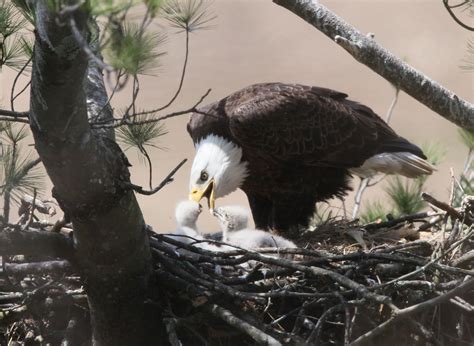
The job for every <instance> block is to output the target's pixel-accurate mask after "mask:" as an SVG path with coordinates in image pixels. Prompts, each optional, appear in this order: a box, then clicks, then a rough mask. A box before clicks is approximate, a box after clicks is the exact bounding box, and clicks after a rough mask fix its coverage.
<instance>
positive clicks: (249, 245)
mask: <svg viewBox="0 0 474 346" xmlns="http://www.w3.org/2000/svg"><path fill="white" fill-rule="evenodd" d="M248 215H249V214H248V211H247V210H246V209H245V208H243V207H241V206H225V207H219V208H216V209H215V210H214V216H216V217H217V219H218V220H219V224H220V226H221V229H222V233H223V241H224V242H228V243H229V244H232V245H235V246H239V247H241V248H244V249H257V248H265V247H277V248H296V245H295V244H294V243H293V242H292V241H290V240H287V239H285V238H283V237H280V236H277V235H273V234H271V233H268V232H264V231H261V230H257V229H250V228H247V225H248Z"/></svg>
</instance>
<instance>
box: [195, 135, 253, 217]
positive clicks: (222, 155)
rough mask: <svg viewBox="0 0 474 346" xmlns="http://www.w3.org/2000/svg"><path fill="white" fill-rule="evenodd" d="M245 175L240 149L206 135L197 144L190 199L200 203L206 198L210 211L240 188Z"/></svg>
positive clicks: (216, 137) (221, 139) (220, 139)
mask: <svg viewBox="0 0 474 346" xmlns="http://www.w3.org/2000/svg"><path fill="white" fill-rule="evenodd" d="M247 175H248V169H247V162H243V161H242V149H241V148H240V147H239V146H237V145H236V144H234V143H232V142H231V141H229V140H227V139H225V138H223V137H219V136H216V135H209V136H207V137H206V138H204V139H202V140H201V141H200V142H199V143H197V144H196V156H195V157H194V162H193V166H192V167H191V177H190V180H189V190H190V193H189V199H191V200H194V201H196V202H199V201H200V200H201V199H202V198H203V197H207V198H208V200H209V208H210V209H211V210H213V209H214V206H215V200H216V199H217V198H220V197H224V196H225V195H227V194H229V193H231V192H232V191H235V190H236V189H238V188H239V187H240V186H242V184H243V182H244V180H245V178H246V177H247Z"/></svg>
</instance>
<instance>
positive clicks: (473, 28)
mask: <svg viewBox="0 0 474 346" xmlns="http://www.w3.org/2000/svg"><path fill="white" fill-rule="evenodd" d="M465 3H467V1H465V2H464V3H461V4H457V5H454V6H449V0H443V4H444V7H445V8H446V10H447V11H448V13H449V15H450V16H451V18H453V19H454V21H455V22H456V23H458V24H459V25H461V26H462V27H463V28H464V29H466V30H469V31H474V27H471V26H469V25H467V24H464V23H463V22H462V21H461V20H460V19H459V18H458V17H457V16H456V15H455V14H454V12H453V10H452V9H453V8H456V7H459V6H462V5H464V4H465Z"/></svg>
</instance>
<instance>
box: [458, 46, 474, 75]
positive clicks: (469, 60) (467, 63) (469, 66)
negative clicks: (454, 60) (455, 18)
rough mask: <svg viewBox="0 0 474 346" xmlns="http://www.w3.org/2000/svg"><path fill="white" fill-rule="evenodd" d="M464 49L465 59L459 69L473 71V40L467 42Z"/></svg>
mask: <svg viewBox="0 0 474 346" xmlns="http://www.w3.org/2000/svg"><path fill="white" fill-rule="evenodd" d="M466 48H467V53H466V57H465V58H464V59H463V60H462V62H463V64H462V65H461V66H460V68H461V69H463V70H466V71H474V38H471V39H469V40H468V41H467V44H466Z"/></svg>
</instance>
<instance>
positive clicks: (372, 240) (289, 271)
mask: <svg viewBox="0 0 474 346" xmlns="http://www.w3.org/2000/svg"><path fill="white" fill-rule="evenodd" d="M437 202H438V201H437ZM440 203H441V202H439V203H438V205H437V209H436V210H435V211H431V212H425V213H419V214H415V215H408V216H405V217H403V218H399V219H392V220H389V221H387V222H377V223H372V224H368V225H360V224H359V223H358V222H357V221H355V222H354V221H352V222H348V221H346V220H342V219H339V220H330V221H329V222H327V223H325V224H323V225H320V226H318V227H316V228H315V229H312V230H305V231H304V232H302V233H299V234H300V236H299V237H298V239H297V243H298V246H299V248H297V249H274V248H273V249H259V250H258V251H247V250H244V249H238V248H236V249H235V250H232V251H226V252H213V251H208V250H204V249H202V248H199V247H196V246H193V245H192V244H184V243H181V242H179V241H177V240H176V239H170V238H167V237H166V236H163V235H159V234H155V233H152V232H150V233H149V239H150V246H151V250H152V255H153V261H154V280H155V286H156V287H159V294H156V295H155V296H153V295H152V296H151V298H150V300H151V302H152V303H153V304H155V305H156V306H159V307H160V309H162V310H164V315H165V319H164V322H165V324H166V327H167V331H168V336H169V341H170V343H171V344H172V345H200V344H203V345H214V344H215V345H225V344H229V345H234V344H235V345H243V344H269V345H279V344H290V345H305V344H307V345H315V344H320V345H326V344H336V345H342V344H352V345H362V344H364V345H370V344H374V345H378V344H384V345H390V344H407V345H427V344H428V345H430V344H449V345H454V344H459V345H463V344H472V343H474V306H473V304H474V303H473V302H474V278H473V274H474V270H473V268H472V267H473V266H474V250H473V245H474V244H473V241H474V237H473V234H474V229H473V227H472V222H473V218H472V215H473V210H474V208H473V205H474V203H472V198H470V197H467V198H466V199H465V201H464V203H463V206H462V207H461V208H459V209H454V208H452V207H450V206H449V205H444V204H440ZM432 204H433V205H436V202H433V203H432ZM209 242H213V243H217V244H219V242H216V241H212V240H209ZM31 262H33V259H31V258H25V257H15V258H8V262H7V261H4V262H3V272H2V275H1V276H0V291H1V293H0V309H1V312H0V313H1V314H2V315H1V317H0V328H2V329H1V331H2V333H3V335H4V338H5V340H4V341H5V342H8V341H10V342H11V341H22V342H23V341H25V340H26V341H30V342H31V343H38V344H41V343H44V342H51V343H53V344H56V343H59V342H62V341H64V340H66V339H68V338H69V340H74V341H76V343H77V342H78V341H79V342H85V340H87V338H88V337H89V336H90V330H89V329H88V325H89V321H88V308H87V301H86V295H85V293H84V292H83V291H82V283H81V278H80V277H79V276H77V275H75V274H74V268H72V267H71V265H70V264H69V263H68V262H66V261H57V260H49V261H47V262H34V263H31ZM79 330H80V332H78V331H79ZM84 331H85V332H84Z"/></svg>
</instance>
